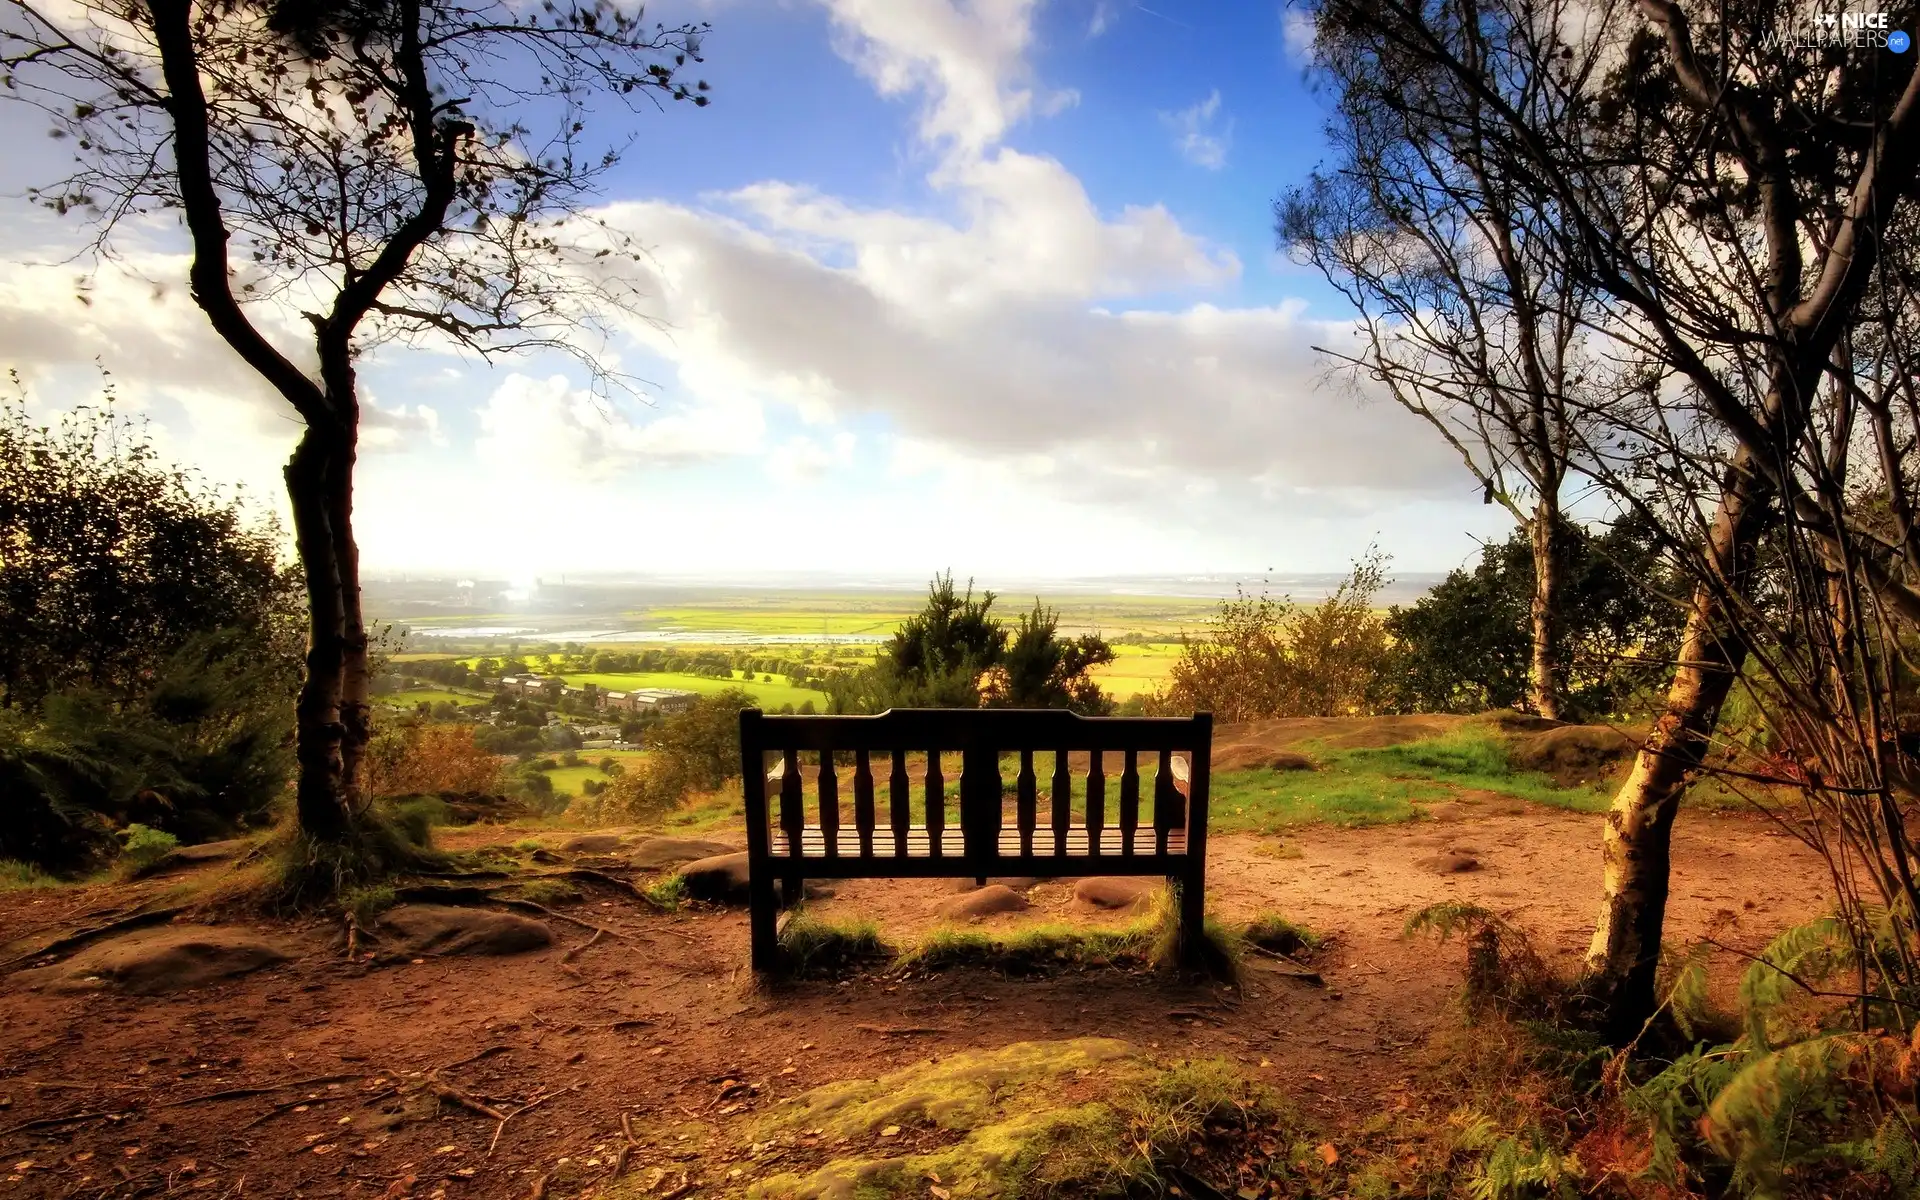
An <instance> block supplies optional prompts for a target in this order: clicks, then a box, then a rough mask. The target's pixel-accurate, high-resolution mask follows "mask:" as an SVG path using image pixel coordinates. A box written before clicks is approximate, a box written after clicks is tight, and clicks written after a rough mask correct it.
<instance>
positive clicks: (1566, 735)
mask: <svg viewBox="0 0 1920 1200" xmlns="http://www.w3.org/2000/svg"><path fill="white" fill-rule="evenodd" d="M1639 745H1640V743H1639V742H1638V740H1636V739H1635V738H1634V737H1633V736H1632V735H1630V734H1627V733H1623V732H1621V731H1620V730H1618V729H1614V728H1612V727H1611V726H1607V725H1560V726H1556V727H1555V728H1552V729H1548V730H1545V731H1543V732H1540V733H1532V734H1528V735H1526V736H1524V737H1517V738H1515V739H1514V740H1513V744H1512V748H1511V749H1510V750H1509V751H1508V756H1509V757H1510V758H1511V759H1512V761H1513V765H1514V766H1516V767H1519V768H1521V769H1523V770H1527V771H1543V772H1545V773H1547V774H1549V775H1551V776H1553V778H1554V780H1555V781H1556V782H1558V783H1560V784H1561V785H1562V786H1565V785H1567V784H1570V783H1586V782H1591V781H1592V780H1595V779H1598V778H1600V777H1602V776H1604V775H1606V774H1608V773H1610V772H1611V771H1612V770H1613V769H1614V768H1615V767H1616V766H1618V765H1620V764H1621V763H1624V762H1625V761H1626V760H1627V759H1629V758H1631V757H1633V754H1634V751H1636V750H1637V749H1639Z"/></svg>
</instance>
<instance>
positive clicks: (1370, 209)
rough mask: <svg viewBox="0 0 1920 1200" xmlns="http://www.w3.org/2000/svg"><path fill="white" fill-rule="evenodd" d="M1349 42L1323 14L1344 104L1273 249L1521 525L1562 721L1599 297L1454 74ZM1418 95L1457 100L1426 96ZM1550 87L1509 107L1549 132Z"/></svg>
mask: <svg viewBox="0 0 1920 1200" xmlns="http://www.w3.org/2000/svg"><path fill="white" fill-rule="evenodd" d="M1369 50H1370V46H1369V43H1368V40H1367V39H1366V38H1364V37H1363V38H1361V39H1353V38H1350V37H1348V36H1346V31H1345V30H1344V28H1343V26H1342V24H1341V11H1340V10H1338V9H1336V8H1334V7H1333V6H1329V7H1328V8H1327V10H1325V13H1324V14H1323V20H1322V22H1321V24H1320V27H1319V36H1318V45H1317V50H1316V56H1315V57H1316V65H1317V67H1318V68H1319V70H1320V71H1321V72H1322V74H1323V75H1324V76H1325V77H1326V78H1327V79H1329V80H1330V81H1331V82H1332V83H1333V85H1334V87H1335V89H1336V91H1337V93H1338V95H1339V104H1338V107H1337V109H1336V111H1335V116H1334V117H1333V119H1332V120H1331V121H1330V123H1329V126H1328V133H1329V136H1330V139H1331V141H1332V143H1333V148H1334V159H1333V162H1332V164H1331V165H1330V167H1328V168H1326V169H1323V170H1322V171H1317V172H1315V174H1314V175H1313V176H1312V178H1311V179H1310V180H1309V181H1308V182H1307V183H1306V184H1305V185H1303V186H1301V187H1298V188H1296V189H1294V190H1293V191H1291V192H1290V193H1289V194H1288V195H1287V196H1286V197H1285V198H1284V199H1283V200H1282V201H1281V202H1280V203H1278V204H1277V205H1276V206H1275V209H1276V215H1277V225H1278V231H1279V235H1280V239H1281V242H1282V244H1283V245H1284V246H1286V247H1288V248H1290V249H1291V250H1292V251H1293V253H1294V254H1295V255H1296V256H1297V257H1299V258H1301V259H1303V260H1305V261H1306V262H1308V263H1311V264H1312V265H1313V266H1314V267H1316V268H1318V269H1319V271H1320V272H1321V274H1322V275H1324V276H1325V277H1326V279H1327V281H1328V282H1329V283H1331V284H1332V285H1333V286H1334V287H1335V288H1337V289H1338V290H1339V291H1340V292H1341V294H1342V295H1344V296H1345V297H1346V299H1347V300H1348V302H1349V303H1350V304H1352V306H1353V308H1354V311H1355V312H1356V313H1357V314H1358V318H1359V341H1360V347H1359V349H1358V350H1357V351H1355V350H1351V349H1348V348H1345V347H1335V348H1327V347H1322V348H1321V352H1322V353H1323V354H1327V355H1330V356H1332V357H1333V358H1335V359H1336V360H1338V361H1340V362H1343V363H1345V364H1346V365H1348V366H1349V367H1351V368H1352V370H1353V372H1354V373H1355V374H1356V375H1362V376H1366V377H1369V378H1371V379H1372V380H1374V381H1375V382H1377V383H1380V384H1383V385H1384V386H1385V387H1386V389H1387V392H1388V394H1389V395H1391V396H1392V397H1393V399H1394V400H1395V401H1397V402H1398V403H1399V404H1400V405H1401V407H1403V408H1405V409H1406V410H1407V411H1408V412H1411V413H1413V414H1414V415H1416V416H1418V417H1420V418H1422V419H1423V420H1425V421H1426V422H1427V423H1428V424H1430V425H1431V426H1433V428H1434V429H1435V430H1437V431H1438V432H1439V434H1440V436H1441V437H1442V438H1444V439H1446V441H1447V444H1448V445H1450V446H1451V447H1453V449H1454V451H1455V452H1456V453H1457V454H1459V456H1460V460H1461V461H1462V462H1463V463H1464V464H1465V465H1466V467H1467V470H1468V471H1470V472H1471V473H1472V474H1473V476H1474V478H1475V479H1477V480H1478V481H1479V482H1480V484H1481V487H1482V488H1483V490H1484V493H1485V496H1486V499H1487V502H1488V503H1494V502H1496V501H1497V502H1498V503H1500V504H1501V505H1503V506H1504V507H1505V508H1506V509H1507V511H1508V512H1510V513H1511V514H1512V515H1513V518H1514V520H1515V521H1516V522H1518V523H1519V525H1520V527H1521V528H1522V529H1524V530H1526V532H1527V535H1528V540H1529V542H1530V543H1531V547H1532V559H1533V578H1534V590H1533V597H1532V602H1531V618H1532V630H1531V634H1532V654H1531V658H1530V661H1529V664H1528V693H1529V695H1528V700H1529V703H1530V704H1531V705H1532V707H1533V709H1534V711H1536V712H1538V713H1539V714H1540V715H1541V716H1544V717H1549V718H1553V719H1559V718H1561V717H1563V716H1565V715H1567V714H1566V713H1565V711H1564V707H1565V706H1564V696H1565V679H1564V675H1565V670H1566V664H1565V663H1563V662H1561V661H1560V659H1561V654H1560V650H1561V645H1560V643H1561V631H1560V629H1559V610H1560V603H1561V601H1560V593H1561V575H1562V560H1563V559H1564V557H1565V555H1564V552H1563V550H1562V548H1561V547H1562V544H1563V542H1564V540H1565V538H1567V537H1568V536H1572V534H1573V531H1571V530H1570V529H1569V528H1568V527H1567V521H1566V518H1565V516H1564V515H1563V514H1562V512H1561V491H1562V487H1563V484H1564V482H1565V480H1566V477H1567V471H1568V457H1569V455H1570V454H1571V453H1572V450H1573V446H1574V444H1575V441H1576V439H1575V438H1574V436H1573V431H1572V428H1571V426H1572V424H1573V423H1574V421H1575V420H1576V419H1577V415H1578V409H1579V406H1578V405H1576V404H1571V403H1569V400H1568V396H1569V392H1570V391H1571V390H1577V389H1581V388H1584V387H1586V386H1588V384H1589V380H1588V378H1587V374H1586V372H1585V371H1584V370H1583V363H1582V349H1583V341H1582V336H1583V334H1584V333H1585V328H1584V326H1585V324H1586V323H1587V320H1588V317H1589V315H1590V309H1591V308H1592V305H1593V296H1592V292H1591V289H1590V288H1587V287H1586V286H1584V285H1583V284H1582V283H1581V281H1580V280H1578V279H1577V278H1575V277H1573V276H1571V275H1570V274H1569V273H1567V272H1566V271H1565V270H1564V269H1563V268H1562V264H1561V262H1560V261H1559V257H1558V254H1557V250H1558V247H1559V235H1558V232H1557V229H1556V225H1557V223H1558V216H1557V214H1556V212H1555V210H1554V205H1553V203H1552V198H1551V197H1550V196H1549V197H1544V198H1543V197H1540V196H1537V195H1535V194H1533V193H1530V192H1529V191H1527V190H1526V189H1525V188H1522V187H1519V186H1516V184H1515V183H1514V181H1512V180H1510V179H1508V178H1506V177H1505V176H1504V175H1503V174H1502V173H1501V170H1500V167H1501V164H1500V162H1499V161H1498V157H1497V147H1490V146H1489V140H1490V139H1489V131H1488V129H1487V127H1486V123H1485V121H1484V120H1483V118H1482V115H1481V109H1482V105H1481V104H1480V103H1478V102H1477V101H1476V100H1475V98H1474V97H1473V96H1471V95H1459V94H1457V89H1455V88H1454V87H1453V85H1452V84H1451V82H1450V81H1448V80H1447V79H1446V78H1445V77H1444V76H1440V75H1436V74H1435V73H1433V72H1426V73H1424V74H1423V75H1422V76H1420V77H1419V78H1418V79H1409V78H1406V77H1403V76H1398V75H1395V74H1392V73H1391V72H1390V66H1391V63H1390V60H1386V59H1383V58H1382V57H1381V56H1379V55H1377V54H1374V53H1370V52H1369ZM1426 87H1434V88H1437V89H1438V90H1440V91H1441V92H1442V93H1447V92H1455V93H1456V94H1454V95H1446V94H1442V95H1433V96H1429V95H1423V94H1421V93H1422V90H1423V89H1424V88H1426ZM1556 98H1557V96H1556V94H1555V93H1553V92H1550V91H1547V90H1544V89H1533V90H1531V91H1530V92H1525V93H1522V94H1516V95H1514V96H1513V102H1514V103H1515V104H1518V105H1523V106H1528V107H1529V108H1530V115H1532V116H1533V117H1534V118H1535V119H1537V120H1540V121H1542V122H1547V123H1557V122H1565V121H1568V120H1571V119H1574V118H1575V114H1573V113H1570V112H1568V111H1566V110H1565V109H1564V108H1562V109H1559V110H1555V109H1554V107H1553V105H1554V101H1555V100H1556Z"/></svg>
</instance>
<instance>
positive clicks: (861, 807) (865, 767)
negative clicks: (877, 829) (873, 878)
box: [853, 746, 873, 858]
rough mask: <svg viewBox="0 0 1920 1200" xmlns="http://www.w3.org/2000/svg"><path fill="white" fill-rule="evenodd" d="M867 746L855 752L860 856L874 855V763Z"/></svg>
mask: <svg viewBox="0 0 1920 1200" xmlns="http://www.w3.org/2000/svg"><path fill="white" fill-rule="evenodd" d="M868 757H869V752H868V750H867V748H866V747H865V746H862V747H861V748H860V749H858V750H855V751H854V752H853V827H854V828H855V829H856V830H858V831H859V834H860V857H861V858H872V857H873V764H872V763H871V762H869V761H868Z"/></svg>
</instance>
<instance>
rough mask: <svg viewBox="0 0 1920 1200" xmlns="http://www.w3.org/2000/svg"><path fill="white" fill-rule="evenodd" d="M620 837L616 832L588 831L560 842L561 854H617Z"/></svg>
mask: <svg viewBox="0 0 1920 1200" xmlns="http://www.w3.org/2000/svg"><path fill="white" fill-rule="evenodd" d="M620 847H621V838H620V835H619V834H617V833H589V834H585V835H583V836H581V837H577V838H568V839H567V840H566V841H564V842H562V843H560V852H561V853H562V854H618V853H619V852H620Z"/></svg>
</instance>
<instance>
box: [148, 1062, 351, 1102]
mask: <svg viewBox="0 0 1920 1200" xmlns="http://www.w3.org/2000/svg"><path fill="white" fill-rule="evenodd" d="M366 1077H367V1073H366V1072H365V1071H360V1072H358V1073H356V1074H352V1075H315V1076H313V1077H312V1078H311V1079H289V1080H287V1081H286V1082H285V1083H268V1084H261V1085H260V1086H258V1087H242V1088H228V1089H226V1090H225V1091H221V1092H208V1093H207V1094H206V1095H204V1096H188V1097H187V1098H186V1099H184V1100H169V1101H168V1102H167V1103H165V1104H160V1105H156V1106H155V1107H157V1108H183V1107H185V1106H186V1105H189V1104H209V1103H212V1102H213V1101H215V1100H244V1099H245V1098H247V1097H248V1096H265V1095H269V1094H271V1093H273V1092H284V1091H286V1090H287V1089H288V1088H290V1087H306V1086H308V1085H310V1084H315V1083H345V1082H346V1081H347V1080H349V1079H365V1078H366Z"/></svg>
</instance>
